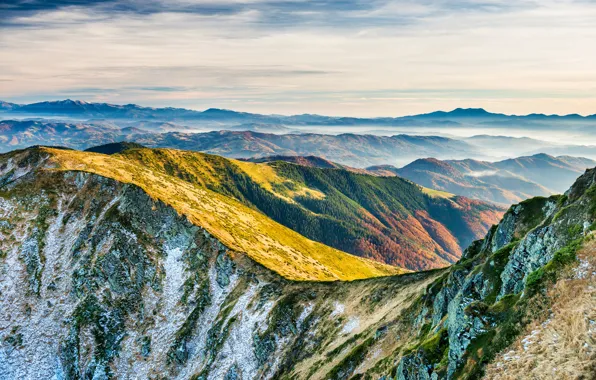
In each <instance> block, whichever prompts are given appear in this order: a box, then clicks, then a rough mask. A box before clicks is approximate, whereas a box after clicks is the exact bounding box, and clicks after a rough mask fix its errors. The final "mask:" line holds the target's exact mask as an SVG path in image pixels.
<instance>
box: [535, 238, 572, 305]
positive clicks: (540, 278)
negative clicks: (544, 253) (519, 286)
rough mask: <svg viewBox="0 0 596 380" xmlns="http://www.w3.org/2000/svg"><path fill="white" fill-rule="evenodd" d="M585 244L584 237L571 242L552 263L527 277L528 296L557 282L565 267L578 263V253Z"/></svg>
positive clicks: (556, 255) (555, 256)
mask: <svg viewBox="0 0 596 380" xmlns="http://www.w3.org/2000/svg"><path fill="white" fill-rule="evenodd" d="M583 242H584V238H583V237H581V238H578V239H575V240H573V241H571V242H570V243H569V244H567V245H566V246H565V247H563V248H561V249H559V250H558V251H557V252H555V254H554V256H553V258H552V259H551V261H549V262H548V263H547V264H546V265H545V266H543V267H541V268H538V269H536V270H535V271H533V272H531V273H530V274H528V276H527V277H526V292H527V293H528V295H530V296H531V295H534V294H536V293H537V292H539V291H540V290H541V289H543V288H544V287H545V286H546V285H547V284H551V283H553V282H555V281H556V280H557V279H558V276H559V274H560V273H561V270H562V269H563V268H564V267H565V266H567V265H569V264H571V263H573V262H575V261H577V251H578V250H579V249H580V248H581V246H582V244H583Z"/></svg>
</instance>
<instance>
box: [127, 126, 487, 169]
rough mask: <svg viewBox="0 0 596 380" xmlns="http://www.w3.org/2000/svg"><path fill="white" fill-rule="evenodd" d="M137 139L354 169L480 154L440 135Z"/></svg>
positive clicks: (158, 144)
mask: <svg viewBox="0 0 596 380" xmlns="http://www.w3.org/2000/svg"><path fill="white" fill-rule="evenodd" d="M134 141H136V142H138V143H140V144H143V145H146V146H151V147H159V148H177V149H185V150H196V151H201V152H206V153H211V154H218V155H222V156H226V157H233V158H252V157H266V156H272V155H283V156H311V155H312V156H319V157H323V158H325V159H327V160H330V161H334V162H338V163H341V164H344V165H348V166H353V167H360V168H362V167H365V166H369V165H375V164H385V163H395V164H401V163H405V162H409V161H412V160H413V159H416V158H418V157H421V156H423V157H424V156H427V157H428V156H435V157H444V158H454V157H460V158H464V157H470V156H476V155H478V154H480V153H479V152H478V151H477V150H476V148H475V147H473V146H472V145H470V144H468V143H466V142H464V141H460V140H454V139H450V138H445V137H438V136H411V135H403V134H401V135H395V136H373V135H360V134H355V133H345V134H340V135H322V134H315V133H303V134H284V135H278V134H271V133H258V132H251V131H244V132H235V131H217V132H208V133H177V132H173V133H164V134H159V135H144V136H137V137H135V139H134Z"/></svg>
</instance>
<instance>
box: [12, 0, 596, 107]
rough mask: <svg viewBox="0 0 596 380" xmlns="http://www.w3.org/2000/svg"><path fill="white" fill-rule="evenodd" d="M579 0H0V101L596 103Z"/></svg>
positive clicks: (594, 34) (590, 5)
mask: <svg viewBox="0 0 596 380" xmlns="http://www.w3.org/2000/svg"><path fill="white" fill-rule="evenodd" d="M595 18H596V3H595V2H592V1H585V0H567V1H564V2H561V1H556V0H546V1H541V2H535V1H530V0H523V1H521V2H515V3H511V2H507V1H504V0H462V1H457V2H448V1H443V0H424V1H418V2H413V1H411V0H372V1H363V0H347V1H341V2H337V1H332V0H315V1H308V2H306V1H296V0H221V1H216V0H163V1H160V2H158V3H143V2H138V1H135V0H93V1H88V2H73V1H67V0H58V1H52V2H45V1H41V0H27V1H25V0H9V1H7V2H4V3H3V4H1V5H0V53H1V54H2V56H3V61H2V63H0V72H1V73H2V74H0V83H1V84H2V85H1V86H0V98H4V99H11V100H12V101H14V102H15V103H33V102H37V101H41V100H55V99H62V98H69V97H70V98H77V99H86V100H87V101H89V102H105V101H107V102H114V103H119V104H128V103H133V104H144V105H147V106H151V107H156V106H160V105H163V104H170V105H171V106H172V107H176V108H187V109H206V108H210V107H211V108H219V109H232V110H242V111H243V112H251V113H260V114H284V115H288V114H304V113H310V114H320V115H337V116H339V115H341V116H354V117H397V116H405V115H415V114H422V113H428V112H433V111H436V110H438V109H455V108H469V107H471V108H484V109H491V110H492V112H495V113H503V114H508V115H511V114H513V115H520V114H522V115H523V114H529V113H540V114H558V115H566V114H574V113H577V114H583V115H591V114H594V113H595V112H596V111H595V110H596V95H595V94H596V91H595V90H596V74H594V70H593V68H592V66H593V62H594V61H596V53H594V52H592V51H591V50H589V49H586V47H587V46H591V44H592V43H593V41H594V40H595V39H596V29H595V28H593V20H594V19H595Z"/></svg>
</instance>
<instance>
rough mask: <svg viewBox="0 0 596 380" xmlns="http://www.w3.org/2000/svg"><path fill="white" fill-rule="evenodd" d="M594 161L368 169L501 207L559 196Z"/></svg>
mask: <svg viewBox="0 0 596 380" xmlns="http://www.w3.org/2000/svg"><path fill="white" fill-rule="evenodd" d="M594 166H596V161H593V160H590V159H587V158H579V157H569V156H559V157H553V156H550V155H547V154H537V155H533V156H527V157H518V158H514V159H507V160H503V161H498V162H486V161H478V160H471V159H466V160H446V161H441V160H437V159H434V158H425V159H418V160H416V161H414V162H412V163H410V164H409V165H406V166H405V167H403V168H400V169H398V168H395V167H390V166H381V167H369V168H368V170H369V171H372V172H376V173H379V174H386V175H387V174H391V173H392V174H395V175H398V176H401V177H404V178H407V179H410V180H411V181H414V182H416V183H418V184H420V185H422V186H426V187H429V188H432V189H436V190H442V191H448V192H451V193H454V194H459V195H464V196H467V197H471V198H476V199H482V200H485V201H491V202H496V203H502V204H512V203H516V202H520V201H522V200H524V199H527V198H531V197H533V196H538V195H542V196H548V195H551V194H555V193H562V192H563V191H565V189H566V188H568V187H569V184H570V183H573V181H574V180H575V178H576V177H577V176H579V175H581V174H582V173H583V172H584V171H585V170H586V169H587V168H591V167H594Z"/></svg>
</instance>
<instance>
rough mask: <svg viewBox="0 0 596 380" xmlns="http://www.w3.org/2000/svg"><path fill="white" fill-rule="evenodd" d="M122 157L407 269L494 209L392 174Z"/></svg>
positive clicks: (489, 218)
mask: <svg viewBox="0 0 596 380" xmlns="http://www.w3.org/2000/svg"><path fill="white" fill-rule="evenodd" d="M121 157H122V158H124V157H125V158H126V159H127V160H130V161H136V162H139V164H140V165H142V166H145V167H150V168H151V169H152V170H154V171H158V172H161V173H165V174H168V175H171V176H175V177H177V178H178V179H182V180H184V181H186V182H190V183H192V184H196V185H200V186H201V187H204V188H207V189H210V190H213V191H215V192H217V193H219V194H223V195H226V196H230V197H233V198H236V199H237V200H239V201H240V202H242V203H243V204H245V205H247V206H249V207H252V208H254V209H256V210H259V211H261V212H263V213H264V214H266V215H267V216H269V217H270V218H272V219H274V220H275V221H277V222H279V223H281V224H283V225H285V226H287V227H289V228H291V229H293V230H295V231H297V232H299V233H300V234H302V235H304V236H306V237H308V238H310V239H313V240H315V241H319V242H322V243H324V244H327V245H329V246H332V247H335V248H337V249H340V250H343V251H346V252H350V253H353V254H355V255H357V256H363V257H367V258H373V259H375V260H377V261H383V262H386V263H389V264H392V265H397V266H400V267H406V268H409V269H414V270H419V269H428V268H436V267H442V266H446V265H448V264H449V263H450V262H453V261H455V260H456V259H457V258H458V257H459V254H460V253H461V248H462V247H465V246H467V244H468V243H470V242H471V241H472V240H474V239H476V238H479V237H481V236H483V235H484V233H485V232H486V230H487V229H488V227H489V226H490V225H492V224H493V223H495V222H497V220H498V219H499V218H500V215H501V210H500V209H498V208H496V207H493V206H487V205H484V204H482V203H481V202H474V201H469V200H466V199H465V198H461V197H452V196H450V195H449V194H439V193H436V192H430V193H429V192H428V191H425V190H424V189H421V188H420V187H419V186H417V185H415V184H413V183H411V182H409V181H405V180H403V179H401V178H397V177H393V178H379V177H374V176H368V175H359V174H357V173H352V172H349V171H346V170H337V169H321V168H314V167H305V166H301V165H294V164H289V163H285V162H272V163H266V164H255V163H250V162H243V161H236V160H230V159H226V158H223V157H220V156H212V155H206V154H202V153H197V152H189V151H178V150H166V149H133V150H128V151H126V152H124V153H122V155H121ZM439 195H440V196H439Z"/></svg>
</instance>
